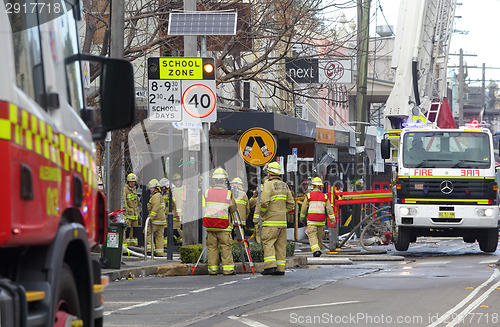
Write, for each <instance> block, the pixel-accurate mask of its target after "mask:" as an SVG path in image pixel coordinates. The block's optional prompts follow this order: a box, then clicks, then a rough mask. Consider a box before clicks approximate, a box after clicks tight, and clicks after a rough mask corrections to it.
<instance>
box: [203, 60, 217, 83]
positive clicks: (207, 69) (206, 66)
mask: <svg viewBox="0 0 500 327" xmlns="http://www.w3.org/2000/svg"><path fill="white" fill-rule="evenodd" d="M203 79H204V80H207V79H208V80H215V62H214V58H203Z"/></svg>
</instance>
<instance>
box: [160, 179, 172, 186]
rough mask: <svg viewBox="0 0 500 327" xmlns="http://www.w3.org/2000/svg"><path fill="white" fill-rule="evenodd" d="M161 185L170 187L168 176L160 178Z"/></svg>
mask: <svg viewBox="0 0 500 327" xmlns="http://www.w3.org/2000/svg"><path fill="white" fill-rule="evenodd" d="M160 187H166V188H169V187H170V182H169V180H168V179H167V178H162V179H160Z"/></svg>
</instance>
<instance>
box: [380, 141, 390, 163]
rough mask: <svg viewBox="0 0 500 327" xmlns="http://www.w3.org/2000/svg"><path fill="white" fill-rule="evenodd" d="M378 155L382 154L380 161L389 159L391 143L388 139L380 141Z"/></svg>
mask: <svg viewBox="0 0 500 327" xmlns="http://www.w3.org/2000/svg"><path fill="white" fill-rule="evenodd" d="M380 153H381V154H382V159H390V158H391V142H390V141H389V139H382V141H381V142H380Z"/></svg>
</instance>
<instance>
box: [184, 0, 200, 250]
mask: <svg viewBox="0 0 500 327" xmlns="http://www.w3.org/2000/svg"><path fill="white" fill-rule="evenodd" d="M184 10H185V11H196V0H184ZM197 40H198V37H197V36H184V56H185V57H196V56H197V55H198V44H197ZM188 139H189V133H188V130H187V129H184V130H183V149H182V158H183V163H187V162H190V163H188V164H184V165H183V166H182V172H183V185H184V199H183V205H182V234H183V235H182V243H183V245H190V244H196V243H198V218H199V217H197V216H198V210H199V208H198V205H199V204H198V202H199V201H198V196H197V194H198V179H197V178H196V176H198V175H199V170H198V163H197V162H198V153H197V152H195V151H189V142H188ZM195 195H196V196H195ZM188 196H189V205H187V203H186V200H187V199H188Z"/></svg>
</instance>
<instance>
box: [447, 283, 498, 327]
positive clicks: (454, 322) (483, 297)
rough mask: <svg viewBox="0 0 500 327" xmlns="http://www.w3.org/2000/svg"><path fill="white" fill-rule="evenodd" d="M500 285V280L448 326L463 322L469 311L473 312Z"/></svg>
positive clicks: (451, 326)
mask: <svg viewBox="0 0 500 327" xmlns="http://www.w3.org/2000/svg"><path fill="white" fill-rule="evenodd" d="M499 285H500V281H498V282H496V283H495V284H494V285H493V286H491V287H490V288H489V289H488V290H487V291H486V292H484V293H483V294H482V295H481V296H480V297H478V298H477V299H476V300H475V301H474V302H472V303H471V304H469V305H468V306H467V308H465V309H464V310H463V311H462V312H460V313H459V314H458V315H457V316H456V317H455V319H453V321H451V322H450V323H449V324H448V325H446V327H453V326H456V325H457V324H459V323H461V322H463V321H464V318H465V317H467V315H468V314H469V313H471V312H472V310H474V309H476V308H477V307H478V306H479V305H481V303H483V301H484V300H486V298H487V297H488V296H489V295H490V294H491V292H493V291H494V290H496V288H497V287H498V286H499Z"/></svg>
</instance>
